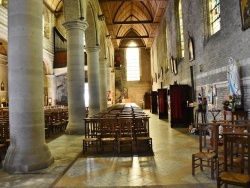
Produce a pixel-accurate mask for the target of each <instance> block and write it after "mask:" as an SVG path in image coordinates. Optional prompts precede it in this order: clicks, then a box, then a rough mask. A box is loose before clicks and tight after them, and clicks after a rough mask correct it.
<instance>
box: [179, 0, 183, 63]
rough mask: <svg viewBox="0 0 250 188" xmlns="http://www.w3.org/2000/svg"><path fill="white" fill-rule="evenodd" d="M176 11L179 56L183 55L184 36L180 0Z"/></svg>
mask: <svg viewBox="0 0 250 188" xmlns="http://www.w3.org/2000/svg"><path fill="white" fill-rule="evenodd" d="M178 13H179V42H180V56H181V58H183V57H184V37H183V19H182V6H181V0H180V1H179V5H178Z"/></svg>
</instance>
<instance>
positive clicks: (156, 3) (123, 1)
mask: <svg viewBox="0 0 250 188" xmlns="http://www.w3.org/2000/svg"><path fill="white" fill-rule="evenodd" d="M98 1H99V4H100V7H101V10H102V13H103V15H104V17H105V22H106V25H107V28H108V32H109V33H107V34H106V35H107V37H110V38H111V40H112V43H113V45H114V48H115V49H116V50H117V49H120V48H126V47H128V44H129V42H130V41H131V40H133V41H134V42H135V43H136V44H137V45H138V47H141V48H146V49H149V48H150V47H151V45H152V43H153V41H154V37H155V35H156V31H157V28H158V25H159V23H160V21H161V19H162V16H163V14H164V11H165V9H166V6H167V0H98ZM43 2H44V4H45V6H47V7H48V8H49V9H50V10H51V12H53V13H55V15H56V14H58V13H61V12H62V11H63V9H62V6H63V0H43Z"/></svg>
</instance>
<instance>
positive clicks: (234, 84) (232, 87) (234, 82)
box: [227, 57, 241, 96]
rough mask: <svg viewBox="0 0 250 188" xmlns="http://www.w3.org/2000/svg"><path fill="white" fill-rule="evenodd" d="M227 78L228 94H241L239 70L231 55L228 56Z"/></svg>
mask: <svg viewBox="0 0 250 188" xmlns="http://www.w3.org/2000/svg"><path fill="white" fill-rule="evenodd" d="M227 80H228V87H229V91H230V94H231V95H233V94H235V95H236V96H241V89H240V75H239V70H238V66H237V63H236V61H235V60H234V59H233V58H232V57H230V58H229V69H228V73H227Z"/></svg>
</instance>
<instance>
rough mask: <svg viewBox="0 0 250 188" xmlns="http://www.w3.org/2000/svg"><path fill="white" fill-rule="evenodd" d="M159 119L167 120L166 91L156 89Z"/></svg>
mask: <svg viewBox="0 0 250 188" xmlns="http://www.w3.org/2000/svg"><path fill="white" fill-rule="evenodd" d="M158 108H159V119H168V90H167V89H158Z"/></svg>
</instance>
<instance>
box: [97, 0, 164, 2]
mask: <svg viewBox="0 0 250 188" xmlns="http://www.w3.org/2000/svg"><path fill="white" fill-rule="evenodd" d="M98 1H99V2H109V1H150V0H98ZM157 1H162V0H157ZM164 1H167V0H164Z"/></svg>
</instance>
